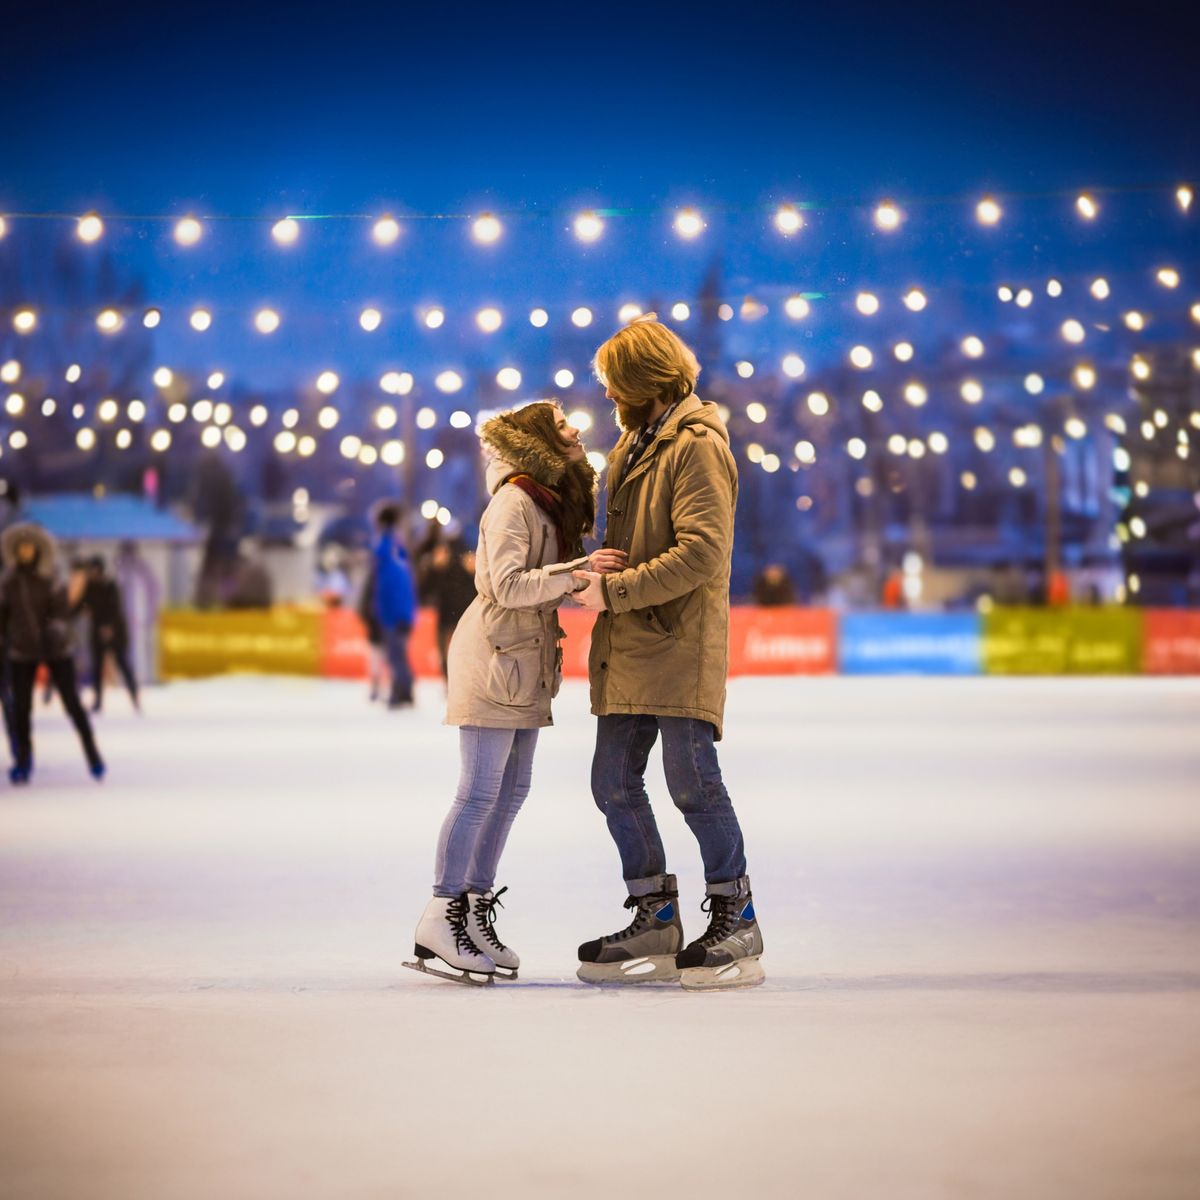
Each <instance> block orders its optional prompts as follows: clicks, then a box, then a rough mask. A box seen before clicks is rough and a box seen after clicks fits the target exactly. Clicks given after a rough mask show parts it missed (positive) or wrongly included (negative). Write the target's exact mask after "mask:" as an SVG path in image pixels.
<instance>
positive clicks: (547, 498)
mask: <svg viewBox="0 0 1200 1200" xmlns="http://www.w3.org/2000/svg"><path fill="white" fill-rule="evenodd" d="M504 482H505V483H513V484H516V486H517V487H519V488H520V489H521V491H523V492H524V493H525V495H527V496H528V497H529V498H530V499H531V500H532V501H533V502H534V504H536V505H537V506H538V508H540V509H541V510H542V512H544V513H545V514H546V515H547V516H548V517H549V518H550V520H552V521H553V522H554V534H555V537H556V538H557V540H558V561H559V562H566V561H567V535H566V534H565V533H564V532H563V506H562V498H561V497H560V496H559V495H558V493H557V492H552V491H551V490H550V489H549V488H548V487H545V486H543V485H542V484H540V483H538V481H537V480H536V479H534V478H533V477H532V476H531V475H523V474H520V473H518V474H516V475H510V476H509V477H508V478H507V479H506V480H505V481H504Z"/></svg>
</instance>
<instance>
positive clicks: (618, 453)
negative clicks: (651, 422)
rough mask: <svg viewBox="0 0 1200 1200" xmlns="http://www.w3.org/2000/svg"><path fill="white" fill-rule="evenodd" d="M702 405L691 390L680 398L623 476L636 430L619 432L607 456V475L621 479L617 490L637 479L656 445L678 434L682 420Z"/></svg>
mask: <svg viewBox="0 0 1200 1200" xmlns="http://www.w3.org/2000/svg"><path fill="white" fill-rule="evenodd" d="M703 407H704V405H703V402H702V401H701V399H700V397H699V396H697V395H696V393H695V392H692V393H691V394H690V395H688V396H685V397H684V398H683V399H682V400H680V402H679V403H678V404H677V405H676V406H675V411H674V412H673V413H672V414H671V415H670V417H668V418H667V420H666V422H665V423H664V424H663V427H662V428H661V429H660V430H659V431H658V433H657V435H656V436H655V438H654V441H652V442H651V443H650V445H649V446H647V447H646V449H645V450H644V451H643V452H642V457H641V458H639V459H638V461H637V462H636V463H635V464H634V467H633V470H632V471H630V472H629V474H628V475H626V476H624V477H622V474H621V472H622V468H623V467H624V465H625V459H626V458H627V457H628V455H629V451H630V449H631V448H632V446H633V443H634V439H635V438H636V437H637V431H636V430H626V431H625V432H624V433H623V434H621V438H620V441H618V442H617V444H616V445H615V446H614V447H613V451H612V453H611V454H610V455H609V456H608V469H609V477H610V478H614V477H616V478H620V480H621V482H620V483H619V484H617V491H618V492H620V491H622V490H623V489H624V487H625V485H626V484H627V483H629V482H631V481H632V480H634V479H637V478H638V476H639V475H642V474H643V473H644V472H646V471H647V470H649V467H650V462H651V460H652V459H653V458H654V456H655V454H656V453H657V452H658V447H659V446H661V445H662V444H663V442H669V441H673V440H674V439H675V438H676V437H677V436H678V434H679V427H680V426H681V425H682V424H683V423H684V421H685V420H687V419H688V418H689V417H691V416H692V415H693V414H694V413H697V412H699V411H700V409H701V408H703Z"/></svg>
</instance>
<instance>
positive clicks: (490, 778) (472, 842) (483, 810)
mask: <svg viewBox="0 0 1200 1200" xmlns="http://www.w3.org/2000/svg"><path fill="white" fill-rule="evenodd" d="M537 737H538V731H537V730H536V729H480V728H479V727H477V726H474V725H464V726H463V727H462V728H461V729H460V730H459V747H460V750H461V754H462V775H461V776H460V778H459V781H458V792H457V794H456V795H455V797H454V803H453V804H452V805H451V806H450V811H449V812H448V813H447V814H446V819H445V821H443V822H442V832H441V835H440V836H439V838H438V847H437V864H436V866H435V867H434V882H433V894H434V895H435V896H459V895H461V894H462V893H463V892H486V891H489V890H490V889H491V888H492V887H493V885H494V884H495V882H496V868H497V866H498V865H499V862H500V855H501V853H502V852H503V851H504V843H505V842H507V841H508V831H509V830H510V829H511V828H512V823H513V821H514V820H515V819H516V815H517V813H518V812H519V811H520V809H521V805H522V804H523V803H524V802H525V797H526V796H528V795H529V782H530V779H531V777H532V775H533V752H534V750H535V749H536V748H537Z"/></svg>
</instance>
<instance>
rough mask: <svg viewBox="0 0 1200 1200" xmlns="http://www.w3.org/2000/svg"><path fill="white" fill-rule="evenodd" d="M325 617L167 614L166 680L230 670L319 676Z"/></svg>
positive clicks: (279, 611)
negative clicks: (322, 618)
mask: <svg viewBox="0 0 1200 1200" xmlns="http://www.w3.org/2000/svg"><path fill="white" fill-rule="evenodd" d="M321 615H322V614H321V613H320V612H317V611H306V610H304V609H295V608H272V609H247V610H245V611H241V612H191V611H187V610H182V611H178V610H177V611H171V612H166V613H164V614H163V617H162V621H161V624H160V626H159V661H160V671H161V674H162V677H163V678H164V679H186V678H197V677H200V676H205V675H223V674H225V673H227V672H230V671H253V672H257V673H261V674H271V675H316V674H317V673H318V671H319V669H320V662H321Z"/></svg>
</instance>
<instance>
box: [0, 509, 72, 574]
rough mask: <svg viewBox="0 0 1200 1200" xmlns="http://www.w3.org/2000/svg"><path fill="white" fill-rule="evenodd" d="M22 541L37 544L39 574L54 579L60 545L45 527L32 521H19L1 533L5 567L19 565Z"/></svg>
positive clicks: (1, 552)
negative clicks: (18, 550) (18, 554)
mask: <svg viewBox="0 0 1200 1200" xmlns="http://www.w3.org/2000/svg"><path fill="white" fill-rule="evenodd" d="M21 542H33V544H34V545H35V546H37V550H38V556H37V571H38V574H39V575H41V576H43V577H44V578H46V579H53V578H54V573H55V569H56V567H57V565H58V546H57V544H56V543H55V541H54V538H53V537H51V536H50V534H49V533H48V532H47V531H46V530H45V529H43V528H42V527H41V526H40V525H35V524H34V523H33V522H32V521H18V522H17V524H15V525H10V526H9V527H8V528H7V529H6V530H5V531H4V532H3V534H0V555H3V558H4V565H5V567H8V568H12V567H15V566H16V565H17V546H18V544H19V543H21Z"/></svg>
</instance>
